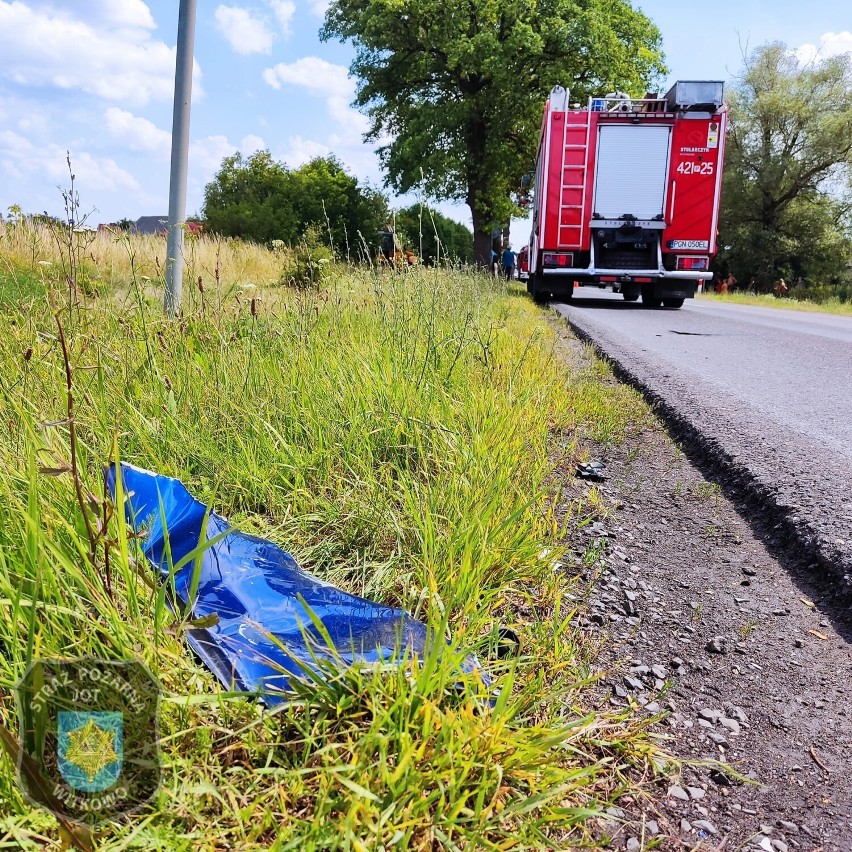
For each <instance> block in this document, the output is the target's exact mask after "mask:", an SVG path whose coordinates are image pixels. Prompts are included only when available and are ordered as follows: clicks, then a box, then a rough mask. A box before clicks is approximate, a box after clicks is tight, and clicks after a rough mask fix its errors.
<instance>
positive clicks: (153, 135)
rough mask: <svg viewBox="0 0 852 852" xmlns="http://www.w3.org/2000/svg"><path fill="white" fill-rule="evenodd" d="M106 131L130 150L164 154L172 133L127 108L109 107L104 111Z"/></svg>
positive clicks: (168, 146)
mask: <svg viewBox="0 0 852 852" xmlns="http://www.w3.org/2000/svg"><path fill="white" fill-rule="evenodd" d="M104 119H105V127H106V130H107V133H109V134H110V136H112V137H113V138H114V139H117V140H118V141H119V142H121V143H123V144H124V145H126V146H127V147H128V148H130V150H131V151H157V152H158V153H161V154H164V153H167V152H168V151H169V148H170V146H171V141H172V135H171V133H169V132H168V131H167V130H162V129H160V128H159V127H157V125H156V124H154V122H153V121H148V119H147V118H140V117H139V116H136V115H133V113H131V112H127V110H123V109H119V108H118V107H110V108H109V109H108V110H107V111H106V113H104Z"/></svg>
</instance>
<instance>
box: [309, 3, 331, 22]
mask: <svg viewBox="0 0 852 852" xmlns="http://www.w3.org/2000/svg"><path fill="white" fill-rule="evenodd" d="M330 5H331V0H313V2H312V3H311V11H312V12H313V13H314V14H315V15H316V16H317V17H319V18H324V17H325V13H326V10H327V9H328V7H329V6H330Z"/></svg>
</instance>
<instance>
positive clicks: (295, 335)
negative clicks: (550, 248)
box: [0, 229, 660, 850]
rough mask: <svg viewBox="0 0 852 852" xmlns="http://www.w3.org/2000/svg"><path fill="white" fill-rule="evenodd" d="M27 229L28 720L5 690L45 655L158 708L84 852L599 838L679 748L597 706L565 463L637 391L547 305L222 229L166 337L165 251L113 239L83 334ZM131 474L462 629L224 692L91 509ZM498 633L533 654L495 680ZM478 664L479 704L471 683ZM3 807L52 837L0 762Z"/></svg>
mask: <svg viewBox="0 0 852 852" xmlns="http://www.w3.org/2000/svg"><path fill="white" fill-rule="evenodd" d="M10 231H11V235H10ZM39 238H40V235H39V233H38V232H37V231H35V230H32V229H30V230H18V231H15V230H14V229H10V230H7V231H6V233H5V235H4V237H3V242H2V243H0V248H2V252H0V269H2V270H3V272H2V275H3V276H4V277H3V280H4V282H5V286H6V289H5V291H4V292H5V297H4V311H3V314H2V316H0V326H2V333H0V363H2V371H0V405H2V415H3V416H2V420H0V424H2V426H0V690H2V704H0V725H2V726H3V727H4V728H6V729H8V730H9V731H12V732H14V731H15V730H16V727H17V722H16V712H15V707H14V702H13V699H12V690H13V687H14V685H15V683H16V681H17V680H18V679H19V678H20V676H21V675H22V673H23V671H24V669H25V667H26V666H27V664H28V663H29V662H30V661H31V660H32V659H34V658H38V657H42V658H43V657H54V656H80V655H93V656H96V657H101V658H108V659H122V658H129V657H134V658H138V659H141V660H142V661H144V662H145V663H146V664H147V665H148V666H149V667H150V669H151V670H152V671H153V672H155V673H156V675H157V677H158V678H159V679H160V681H161V683H162V685H163V688H164V701H163V705H162V720H161V733H162V752H163V760H164V765H165V780H164V784H163V787H162V789H161V791H160V793H159V794H158V797H157V799H156V800H155V802H154V803H153V805H152V807H151V808H149V809H148V810H143V811H142V812H141V813H140V814H139V815H137V816H134V817H132V818H129V819H127V820H124V821H121V822H116V823H115V824H108V825H106V826H103V827H101V829H100V830H99V832H98V834H97V835H96V836H95V838H94V839H93V840H91V841H90V840H89V839H87V838H86V836H85V834H84V833H83V834H81V835H80V836H76V837H74V838H71V839H70V840H69V837H68V836H67V835H66V837H65V840H66V842H74V843H76V844H77V845H79V846H83V847H85V846H86V845H87V844H89V843H91V844H92V845H95V846H97V848H99V849H130V848H152V849H153V848H158V849H187V850H189V849H192V850H198V849H222V848H234V849H260V848H271V849H276V850H284V849H300V850H309V849H338V848H339V849H353V850H367V849H390V848H398V849H430V850H432V849H461V848H466V849H520V848H526V849H529V848H547V847H550V848H566V847H568V846H572V845H575V844H576V845H583V844H588V843H590V842H591V841H590V840H589V837H590V834H589V832H590V830H591V826H592V825H593V822H592V821H590V820H592V818H593V817H594V816H595V814H597V813H599V812H600V811H601V809H602V808H604V807H605V806H606V805H607V804H608V803H610V802H612V801H614V800H615V799H616V798H617V797H618V796H619V795H620V794H621V793H623V792H624V791H625V790H626V789H627V788H628V786H629V785H630V784H631V783H633V781H634V780H635V778H636V777H638V776H639V775H642V774H653V773H654V772H656V771H657V769H658V768H659V760H660V758H659V755H658V753H657V751H656V749H655V747H654V745H653V743H652V741H651V740H650V739H649V737H648V734H647V732H646V730H645V729H644V727H643V726H642V724H640V723H638V722H636V721H633V720H632V719H631V718H630V717H628V716H626V715H617V714H607V713H604V714H601V713H597V714H595V713H591V712H589V711H588V710H587V709H586V705H587V702H586V699H585V697H584V693H583V689H584V687H586V686H587V685H588V684H589V683H590V681H591V680H592V674H591V669H590V664H589V649H588V648H587V646H586V644H585V643H584V642H583V640H582V639H581V638H580V636H579V634H578V633H577V632H576V631H575V629H574V628H573V627H572V626H571V622H570V619H571V616H572V612H573V610H572V606H573V604H572V599H571V597H570V595H569V594H567V593H568V592H569V591H570V589H571V582H572V580H571V578H570V577H568V576H566V574H565V573H564V571H563V570H561V569H560V568H559V564H558V563H559V560H560V558H561V553H562V550H561V548H562V540H563V533H564V532H565V531H564V530H563V529H560V528H559V525H558V524H557V522H556V521H555V514H554V509H553V507H554V506H555V505H556V504H557V502H558V500H557V499H556V498H555V496H554V495H553V494H552V493H547V490H548V487H549V486H548V483H551V482H552V481H553V478H552V477H551V472H552V454H550V453H549V452H548V448H549V442H550V441H551V436H553V435H554V434H557V433H560V434H562V435H565V434H569V435H573V436H574V439H575V441H582V439H583V437H584V436H586V435H594V436H595V437H596V438H597V439H598V440H614V439H615V438H616V437H617V436H618V435H620V434H622V433H623V432H624V431H625V429H626V427H627V426H628V425H629V423H630V422H631V421H632V420H633V419H635V418H636V417H637V416H638V414H639V411H640V408H639V405H640V404H639V403H638V401H637V399H636V397H635V395H632V394H629V393H627V392H625V391H623V390H621V389H619V388H618V387H617V386H613V385H604V384H603V383H602V382H601V379H600V377H599V376H598V375H596V374H595V371H590V372H589V371H587V372H586V373H583V374H582V375H581V374H574V373H568V372H566V369H565V368H564V367H562V366H560V364H559V363H558V361H557V359H556V358H554V356H553V347H554V340H553V335H552V332H551V329H550V327H549V326H548V324H547V322H546V321H545V320H544V319H543V314H542V312H541V311H540V310H539V309H538V308H536V307H535V306H534V305H533V304H532V303H531V302H530V301H529V300H528V299H527V298H526V297H525V296H524V295H523V294H522V293H521V292H520V291H519V290H518V289H516V288H513V287H509V288H507V287H506V286H505V285H503V284H501V283H499V282H495V281H494V280H492V279H490V278H489V277H487V276H484V275H479V274H477V273H474V272H470V271H466V270H460V269H459V270H428V269H419V270H413V271H411V272H407V273H405V274H399V273H393V272H388V271H385V272H379V271H372V270H369V269H361V270H357V269H343V268H339V267H338V268H336V269H335V270H332V272H331V273H330V274H329V275H328V276H327V277H326V278H325V279H324V283H323V286H322V288H308V289H294V288H289V287H280V286H278V287H276V286H269V282H276V281H278V280H279V277H280V269H278V268H277V267H276V253H275V252H272V251H266V250H265V249H261V248H258V247H250V246H245V245H243V244H237V243H234V242H231V241H228V242H226V241H222V240H216V239H209V238H202V239H201V240H199V241H198V242H197V243H191V244H190V247H189V253H190V255H189V258H188V269H187V284H186V286H185V301H184V312H183V315H182V318H181V319H180V320H179V321H175V322H168V321H166V320H165V319H164V318H163V316H162V309H161V307H160V304H159V301H158V299H157V295H158V294H156V292H155V291H154V289H153V285H152V283H151V282H149V281H146V280H145V279H146V278H151V279H156V277H157V275H158V274H160V272H161V270H162V257H163V252H164V247H165V240H164V239H158V238H137V237H132V238H131V237H120V238H118V239H116V238H104V237H103V236H102V235H101V236H99V237H98V238H97V239H95V240H93V241H92V243H91V246H90V260H89V262H90V263H92V264H94V267H96V268H97V269H98V270H99V274H100V276H101V277H102V278H103V279H104V280H105V281H106V282H108V285H109V290H108V292H105V293H103V294H102V295H100V296H97V297H92V298H87V299H86V300H84V301H83V302H81V305H80V309H79V310H75V311H74V312H71V313H70V314H69V312H68V311H67V295H68V294H67V293H65V292H63V290H62V287H61V285H60V283H59V282H57V281H55V280H51V275H50V272H49V270H50V269H51V267H47V266H39V261H40V260H51V257H50V255H49V254H46V253H48V252H49V245H48V244H46V243H44V244H41V245H35V241H36V240H37V239H39ZM92 258H93V259H92ZM279 262H280V259H279ZM44 270H48V272H45V271H44ZM198 278H201V285H200V286H199V285H198V284H197V279H198ZM24 283H26V284H27V286H29V285H30V284H33V286H32V287H31V289H29V290H27V291H26V295H25V294H24V291H25V288H24V286H23V285H24ZM15 287H17V288H18V289H17V290H15V291H14V292H13V290H12V289H11V288H15ZM48 292H50V293H53V296H52V298H53V307H51V303H50V301H49V300H48ZM63 299H65V300H66V301H65V302H63V301H62V300H63ZM152 303H153V304H152ZM57 315H58V316H59V317H60V318H61V320H62V322H63V323H64V327H63V329H62V333H63V335H64V336H65V337H66V339H67V353H68V354H67V359H66V358H65V357H64V355H63V351H62V349H63V347H62V345H61V340H60V333H59V329H58V326H57V322H56V316H57ZM67 366H70V368H71V386H72V396H73V402H74V410H73V414H74V418H73V428H74V431H75V433H76V452H75V453H73V454H72V452H71V435H72V430H71V424H70V423H69V402H68V394H67V387H66V379H67V378H68V376H67V372H66V367H67ZM119 455H120V457H121V458H122V459H124V460H127V461H130V462H133V463H135V464H138V465H141V466H143V467H146V468H149V469H153V470H156V471H158V472H161V473H164V474H168V475H171V476H177V477H180V478H181V479H182V480H183V481H184V482H185V483H186V485H187V486H188V487H189V488H190V490H191V491H192V492H193V493H195V494H196V495H197V496H198V497H199V498H200V499H202V500H205V501H206V500H211V499H212V500H213V503H214V509H215V510H216V511H218V512H220V513H222V514H224V515H226V516H228V517H229V518H230V519H231V521H232V522H233V523H234V524H235V525H236V526H238V527H240V528H242V529H244V530H249V531H253V532H256V533H260V534H262V535H264V536H267V537H269V538H270V539H272V540H274V541H275V542H277V543H278V544H280V545H282V546H283V547H284V548H285V549H288V550H290V551H291V552H293V553H294V555H295V556H296V558H297V559H298V560H299V561H300V563H301V564H302V565H303V566H304V567H305V568H306V569H308V570H309V571H311V572H313V573H315V574H316V575H318V576H320V577H322V578H323V579H326V580H329V581H331V582H334V583H336V584H339V585H341V586H343V587H345V588H346V589H347V590H349V591H351V592H354V593H357V594H360V595H364V596H367V597H370V598H373V599H376V600H379V601H383V602H385V603H387V604H391V605H397V606H401V607H404V608H406V609H408V610H410V611H411V612H412V613H413V614H414V615H416V616H417V617H419V618H421V619H423V620H424V621H426V622H428V623H429V624H430V625H432V626H433V627H434V628H435V629H438V630H445V631H446V633H447V635H448V637H449V638H450V640H451V649H450V651H449V652H448V653H446V654H441V655H438V654H433V655H430V656H428V657H427V659H425V660H410V661H409V662H408V663H407V664H406V665H403V666H399V667H397V668H390V669H388V668H381V667H379V668H372V669H368V670H354V669H353V670H348V671H344V672H342V673H340V674H339V675H338V676H336V677H332V678H331V679H330V680H329V681H328V682H325V683H319V684H317V683H314V684H309V685H307V684H306V685H300V686H299V687H298V692H297V694H296V695H295V696H294V699H293V701H292V702H290V703H288V704H286V705H285V706H284V707H283V708H282V709H280V710H279V711H277V712H272V713H271V712H264V711H262V710H261V709H260V708H259V706H258V705H257V704H255V703H253V702H251V701H247V700H245V699H244V698H242V697H240V696H231V695H227V694H224V693H222V692H221V691H220V689H219V687H218V686H217V684H216V682H215V679H214V678H213V677H212V675H210V674H209V673H208V672H207V671H206V670H205V669H204V668H203V667H202V666H201V665H200V664H199V663H198V662H197V661H196V660H195V659H194V658H193V657H192V656H191V654H190V653H189V652H188V650H187V648H186V646H185V644H184V643H183V641H182V638H181V637H182V626H181V621H180V619H179V618H178V617H176V616H175V615H174V614H173V613H172V612H171V611H170V610H169V608H168V607H167V606H166V604H165V598H164V595H163V593H162V590H161V589H159V588H157V586H156V585H155V584H154V583H153V580H152V572H151V571H150V569H149V567H148V566H147V565H146V564H145V561H144V559H143V558H142V557H141V555H140V553H139V551H138V545H137V543H136V542H135V541H133V540H132V539H131V540H128V536H127V531H126V530H125V529H124V527H123V524H122V522H121V520H120V518H119V517H116V516H113V515H112V514H111V513H110V511H109V505H108V503H107V502H105V501H104V499H103V484H102V475H101V471H102V467H103V465H104V464H106V463H108V462H109V461H110V460H111V459H114V458H116V457H117V456H119ZM72 456H73V458H72ZM72 461H73V464H72ZM73 469H76V470H77V471H78V476H79V480H80V482H79V484H80V485H81V486H82V488H83V492H82V493H83V495H84V498H83V500H82V503H81V500H80V499H79V494H78V493H77V490H76V489H75V481H74V480H75V474H74V472H73ZM87 513H88V514H87ZM566 517H568V518H569V522H571V520H570V519H571V518H572V517H573V515H572V514H571V513H568V514H567V515H566ZM93 536H94V542H93ZM499 625H505V626H508V627H511V628H512V629H514V630H515V631H516V632H517V633H518V634H519V635H520V637H521V641H522V648H523V652H522V655H521V656H520V657H519V658H518V659H516V660H513V661H500V662H496V661H491V659H490V655H489V653H488V649H489V646H493V644H494V639H495V636H496V630H497V627H498V626H499ZM472 650H473V651H478V652H479V653H480V656H481V658H482V659H483V661H485V664H486V666H487V668H488V669H489V672H490V674H491V676H492V677H493V678H494V683H493V684H492V686H491V687H486V686H485V685H484V684H483V683H482V681H481V680H480V679H479V678H477V677H476V676H475V675H472V676H469V677H462V676H460V674H459V661H460V659H461V658H462V657H463V656H464V655H465V654H467V653H468V652H470V651H472ZM460 685H461V688H460ZM495 696H496V700H495V701H494V704H493V706H490V699H494V698H495ZM0 801H2V802H3V808H2V810H0V814H2V816H0V838H3V844H5V845H6V846H7V847H8V846H11V847H14V848H37V847H38V848H40V847H41V846H42V845H43V844H44V843H45V842H51V839H52V841H53V842H57V841H58V837H59V835H58V829H57V824H56V821H55V820H54V819H53V817H51V816H49V815H48V814H46V813H43V812H41V811H38V810H35V809H33V808H32V807H30V806H29V805H28V804H27V803H26V802H25V801H24V800H23V799H22V796H21V793H20V791H19V789H18V787H17V785H16V782H15V778H14V767H13V765H12V763H11V762H10V761H9V760H8V759H6V758H3V759H2V762H0ZM3 844H0V845H3Z"/></svg>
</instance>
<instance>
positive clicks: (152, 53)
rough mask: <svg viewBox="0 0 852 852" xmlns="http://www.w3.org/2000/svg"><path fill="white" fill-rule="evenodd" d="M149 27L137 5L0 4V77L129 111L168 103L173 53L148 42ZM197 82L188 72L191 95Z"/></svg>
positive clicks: (98, 1) (106, 1)
mask: <svg viewBox="0 0 852 852" xmlns="http://www.w3.org/2000/svg"><path fill="white" fill-rule="evenodd" d="M81 15H86V16H87V18H88V19H87V20H84V19H83V18H82V17H81ZM152 26H153V19H152V18H151V15H150V10H148V7H147V6H146V5H145V3H142V2H141V0H138V2H134V0H120V2H115V3H112V2H110V0H87V2H83V3H80V4H79V6H78V4H74V7H73V8H72V10H70V11H69V10H68V9H62V10H57V8H56V7H55V6H47V5H43V4H42V5H37V4H27V3H24V2H20V0H11V2H6V0H0V33H3V34H4V38H3V62H2V66H0V74H2V75H5V76H6V77H8V78H10V79H12V80H13V81H14V82H16V83H18V84H20V85H24V86H55V87H57V88H60V89H79V90H82V91H83V92H87V93H89V94H94V95H97V96H98V97H102V98H106V99H108V100H116V101H121V102H123V103H125V104H130V105H139V104H146V103H148V101H150V100H152V99H161V100H170V99H171V98H172V96H173V93H174V68H175V51H174V48H170V47H169V46H168V45H166V44H165V43H164V42H162V41H156V40H154V39H152V38H151V34H150V32H149V30H150V29H151V27H152ZM199 78H200V70H199V68H198V67H197V65H196V68H195V84H194V85H195V89H196V94H200V93H201V91H200V85H199Z"/></svg>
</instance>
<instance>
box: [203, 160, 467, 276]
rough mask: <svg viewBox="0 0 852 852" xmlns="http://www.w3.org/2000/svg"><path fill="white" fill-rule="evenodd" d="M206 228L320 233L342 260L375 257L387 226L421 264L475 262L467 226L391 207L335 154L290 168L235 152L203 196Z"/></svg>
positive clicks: (265, 236) (253, 236)
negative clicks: (392, 226)
mask: <svg viewBox="0 0 852 852" xmlns="http://www.w3.org/2000/svg"><path fill="white" fill-rule="evenodd" d="M203 216H204V219H205V221H206V223H207V228H208V230H209V231H211V232H213V233H216V234H222V235H223V236H229V237H241V238H242V239H247V240H253V241H255V242H260V243H270V242H272V241H273V240H280V241H282V242H284V243H288V244H290V245H296V244H298V243H299V241H300V240H302V239H303V238H304V237H305V235H306V234H308V233H311V234H313V235H317V234H322V235H323V239H324V240H325V241H326V242H327V243H328V244H329V247H330V248H333V249H334V251H335V252H336V253H337V254H338V256H340V257H348V258H349V259H351V260H358V259H359V258H363V257H364V255H365V254H366V255H368V256H369V257H372V256H374V255H375V253H376V250H377V248H378V238H379V234H380V232H381V230H382V227H383V226H384V224H385V223H386V222H392V223H394V224H395V227H396V230H397V232H398V234H399V236H400V239H401V240H402V241H403V242H405V243H407V244H408V245H410V247H411V248H412V249H413V250H414V251H415V252H417V253H418V254H421V253H422V256H423V260H424V261H426V262H435V261H436V260H459V261H462V262H470V261H472V259H473V235H472V234H471V232H470V231H469V230H468V229H467V228H465V226H464V225H461V224H459V223H458V222H455V221H453V220H452V219H449V218H448V217H446V216H442V215H441V214H440V213H437V212H436V211H432V210H430V209H429V208H428V207H426V206H421V205H413V206H411V207H408V208H405V209H403V210H399V211H396V212H394V211H392V210H391V209H390V206H389V203H388V199H387V197H386V196H385V195H384V194H383V193H382V192H380V191H379V190H378V189H376V188H374V187H372V186H370V185H369V184H362V183H360V182H359V181H358V180H357V178H355V177H353V176H352V175H350V174H349V173H348V172H347V171H346V170H345V168H344V167H343V165H342V164H341V163H340V162H339V161H338V160H337V159H336V158H335V157H333V156H329V157H317V158H315V159H313V160H311V161H310V162H308V163H306V164H305V165H303V166H301V167H299V168H297V169H291V168H288V167H287V166H286V165H285V164H283V163H279V162H276V161H275V160H273V158H272V156H271V155H270V153H269V152H268V151H259V152H257V153H255V154H253V155H252V156H250V157H243V156H242V155H241V154H240V153H239V152H238V153H236V154H234V155H233V156H231V157H226V158H225V159H224V160H223V161H222V166H221V168H220V169H219V171H218V172H217V173H216V175H215V176H214V178H213V180H212V181H211V182H210V183H208V184H207V186H206V188H205V191H204V207H203Z"/></svg>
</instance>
